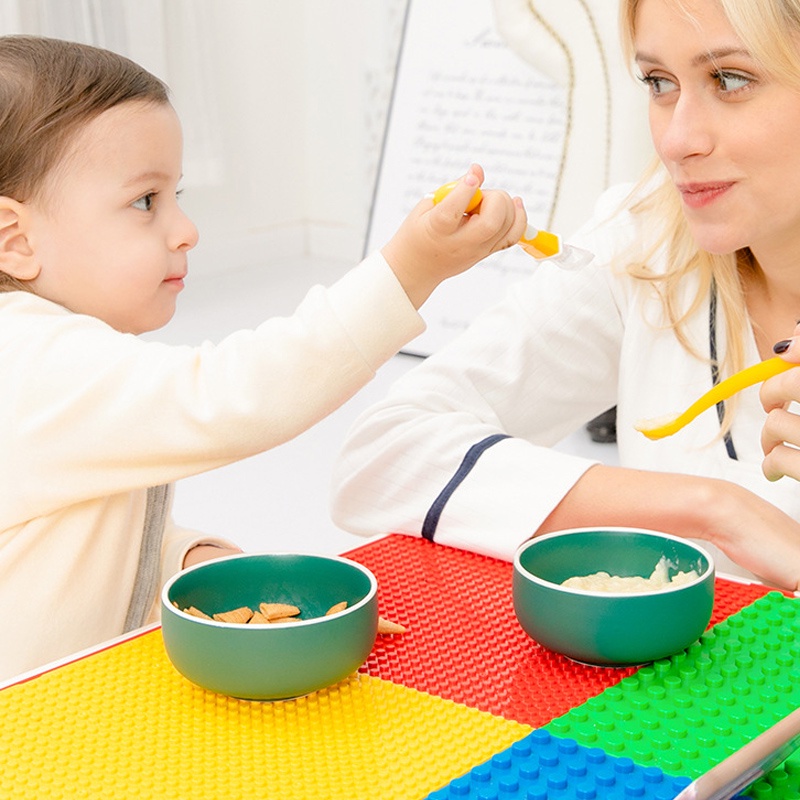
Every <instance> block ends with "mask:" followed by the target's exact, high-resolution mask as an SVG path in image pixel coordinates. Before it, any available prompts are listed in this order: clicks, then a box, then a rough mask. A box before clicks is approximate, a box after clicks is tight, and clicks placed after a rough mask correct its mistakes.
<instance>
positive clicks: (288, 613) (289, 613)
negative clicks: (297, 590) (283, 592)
mask: <svg viewBox="0 0 800 800" xmlns="http://www.w3.org/2000/svg"><path fill="white" fill-rule="evenodd" d="M258 609H259V611H261V613H262V614H263V615H264V616H265V617H266V618H267V619H269V620H275V619H276V618H278V617H296V616H297V615H298V614H299V613H300V609H299V608H298V607H297V606H291V605H289V604H288V603H261V604H260V605H259V606H258Z"/></svg>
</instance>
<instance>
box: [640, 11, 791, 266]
mask: <svg viewBox="0 0 800 800" xmlns="http://www.w3.org/2000/svg"><path fill="white" fill-rule="evenodd" d="M634 44H635V49H636V62H637V65H638V69H639V71H640V75H641V77H642V79H643V80H644V82H645V83H646V84H647V85H648V87H649V89H650V129H651V132H652V136H653V142H654V144H655V147H656V150H657V152H658V154H659V156H660V158H661V160H662V161H663V163H664V165H665V166H666V168H667V170H668V171H669V174H670V175H671V177H672V180H673V181H674V183H675V186H676V188H677V189H678V191H679V192H680V196H681V198H682V201H683V211H684V214H685V215H686V219H687V221H688V223H689V226H690V229H691V231H692V233H693V235H694V237H695V239H696V241H697V244H698V245H699V246H700V247H701V248H702V249H704V250H707V251H709V252H712V253H730V252H733V251H734V250H737V249H739V248H742V247H745V246H749V247H751V248H752V250H753V252H754V253H755V255H756V257H757V258H758V259H759V261H761V262H762V265H763V263H764V260H765V259H769V258H770V257H773V256H776V255H777V256H780V255H781V254H786V253H788V252H795V251H797V252H800V192H799V191H798V190H797V187H798V185H800V147H798V146H797V137H798V132H799V131H800V93H798V92H797V91H796V90H794V89H792V88H789V87H787V86H785V85H783V84H781V83H778V82H777V81H776V80H775V79H774V78H771V77H770V76H768V75H767V74H766V73H765V71H764V69H763V68H762V67H761V66H760V65H759V64H758V63H757V62H756V61H755V60H754V59H753V57H752V56H751V55H750V54H749V53H748V51H747V49H746V48H745V46H744V44H743V42H742V41H741V39H740V38H739V37H738V36H737V35H736V34H735V32H734V30H733V28H732V27H731V25H730V23H729V22H728V20H727V18H726V17H725V15H724V14H723V12H722V10H721V8H720V6H719V4H718V3H717V2H716V0H682V2H681V3H677V2H675V0H641V2H640V3H639V8H638V11H637V14H636V35H635V37H634Z"/></svg>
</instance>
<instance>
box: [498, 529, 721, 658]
mask: <svg viewBox="0 0 800 800" xmlns="http://www.w3.org/2000/svg"><path fill="white" fill-rule="evenodd" d="M662 556H664V557H666V558H667V559H668V566H669V571H668V574H669V576H670V577H672V576H673V575H674V574H675V573H676V572H677V571H681V570H682V571H687V570H690V569H694V570H696V571H697V572H698V577H697V578H695V579H694V580H692V581H690V582H688V583H685V584H682V585H678V586H674V587H669V588H665V589H660V590H653V591H645V592H637V593H635V594H627V593H620V592H615V593H611V592H603V591H588V590H585V589H572V588H567V587H564V586H561V585H560V584H561V583H562V581H564V580H566V579H567V578H570V577H572V576H576V575H591V574H593V573H595V572H600V571H603V572H607V573H609V574H610V575H619V576H632V575H639V576H641V577H644V578H646V577H649V576H650V575H651V574H652V572H653V569H654V568H655V566H656V564H657V563H658V562H659V560H660V559H661V557H662ZM513 597H514V611H515V612H516V615H517V619H518V620H519V622H520V625H522V628H523V629H524V630H525V632H526V633H527V634H528V635H529V636H530V637H531V638H532V639H534V640H535V641H537V642H538V643H539V644H541V645H543V646H545V647H547V648H549V649H550V650H554V651H556V652H558V653H562V654H564V655H565V656H568V657H569V658H571V659H574V660H575V661H581V662H583V663H585V664H596V665H604V666H625V665H632V664H644V663H647V662H650V661H656V660H657V659H660V658H666V657H668V656H671V655H673V654H674V653H677V652H679V651H681V650H684V649H685V648H687V647H688V646H689V645H690V644H692V642H694V641H695V640H697V639H698V638H699V637H700V635H701V634H702V633H703V631H704V630H705V629H706V627H707V626H708V623H709V621H710V619H711V609H712V606H713V604H714V562H713V559H712V558H711V555H710V554H709V553H707V552H706V551H705V550H703V549H702V548H701V547H698V546H697V545H696V544H694V543H692V542H690V541H687V540H686V539H680V538H678V537H675V536H670V535H669V534H666V533H659V532H657V531H649V530H641V529H636V528H574V529H571V530H565V531H558V532H555V533H549V534H544V535H542V536H538V537H536V538H535V539H531V540H530V541H528V542H526V543H525V544H524V545H523V546H522V547H520V548H519V550H518V551H517V553H516V554H515V557H514V569H513Z"/></svg>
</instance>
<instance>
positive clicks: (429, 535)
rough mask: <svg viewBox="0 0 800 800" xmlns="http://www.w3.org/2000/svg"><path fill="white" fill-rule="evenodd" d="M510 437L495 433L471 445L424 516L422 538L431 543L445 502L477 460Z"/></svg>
mask: <svg viewBox="0 0 800 800" xmlns="http://www.w3.org/2000/svg"><path fill="white" fill-rule="evenodd" d="M510 438H511V437H510V436H508V434H505V433H496V434H494V435H493V436H487V437H486V438H485V439H484V440H483V441H481V442H478V443H477V444H474V445H472V447H470V449H469V450H467V454H466V455H465V456H464V460H463V461H462V462H461V463H460V464H459V466H458V469H457V470H456V472H455V474H454V475H453V477H452V478H450V480H449V481H448V482H447V486H445V487H444V489H442V491H441V492H440V493H439V496H438V497H437V498H436V499H435V500H434V501H433V505H432V506H431V507H430V508H429V509H428V513H427V514H426V515H425V522H423V523H422V536H423V538H425V539H428V540H429V541H431V542H432V541H433V537H434V534H435V533H436V527H437V525H438V524H439V518H440V517H441V516H442V511H444V507H445V506H446V505H447V501H448V500H449V499H450V496H451V495H452V494H453V492H454V491H455V490H456V489H457V488H458V487H459V485H460V484H461V482H462V481H463V480H464V478H466V477H467V475H469V473H470V471H471V470H472V468H473V467H474V466H475V464H476V463H477V461H478V459H479V458H480V457H481V456H482V455H483V453H484V452H485V451H486V450H488V449H489V448H490V447H491V446H492V445H493V444H497V443H498V442H500V441H502V440H503V439H510Z"/></svg>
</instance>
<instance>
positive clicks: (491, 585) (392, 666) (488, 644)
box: [345, 535, 770, 727]
mask: <svg viewBox="0 0 800 800" xmlns="http://www.w3.org/2000/svg"><path fill="white" fill-rule="evenodd" d="M345 555H346V556H347V557H349V558H352V559H353V560H354V561H358V562H359V563H361V564H363V565H364V566H366V567H368V568H369V569H371V570H372V571H373V573H374V574H375V576H376V577H377V579H378V586H379V590H378V591H379V594H378V598H379V606H380V613H381V615H382V616H385V617H387V618H389V619H391V620H394V621H396V622H400V623H402V624H404V625H406V626H407V628H408V631H407V632H406V633H405V634H403V635H401V636H381V637H379V639H378V642H377V643H376V645H375V647H374V648H373V650H372V653H371V654H370V656H369V658H368V659H367V661H366V662H365V664H364V665H363V666H362V668H361V672H364V673H367V674H369V675H372V676H375V677H378V678H383V679H385V680H388V681H392V682H394V683H397V684H401V685H403V686H407V687H410V688H413V689H417V690H419V691H421V692H428V693H430V694H433V695H436V696H439V697H442V698H446V699H449V700H454V701H456V702H459V703H464V704H465V705H468V706H471V707H473V708H477V709H480V710H482V711H488V712H490V713H492V714H497V715H500V716H502V717H505V718H506V719H511V720H516V721H517V722H522V723H525V724H527V725H531V726H532V727H540V726H543V725H545V724H547V723H548V722H550V721H551V720H552V719H554V718H555V717H558V716H561V715H562V714H565V713H566V712H567V711H569V710H570V709H571V708H573V707H575V706H577V705H580V704H581V703H584V702H585V701H586V700H587V699H589V698H590V697H594V696H595V695H597V694H599V693H600V692H602V691H603V690H604V689H606V688H608V687H609V686H612V685H614V684H616V683H618V682H619V681H621V680H622V679H623V678H625V677H628V676H629V675H632V674H633V673H634V672H635V671H636V668H635V667H626V668H622V669H614V668H607V667H590V666H586V665H583V664H577V663H575V662H573V661H570V660H569V659H568V658H565V657H564V656H561V655H559V654H557V653H553V652H552V651H550V650H547V649H545V648H544V647H542V646H541V645H539V644H537V643H536V642H534V641H533V640H532V639H531V638H530V637H529V636H528V635H527V634H526V633H525V632H524V631H523V630H522V628H521V627H520V625H519V623H518V622H517V618H516V616H515V614H514V606H513V599H512V593H511V577H512V566H511V564H510V563H509V562H506V561H499V560H497V559H493V558H488V557H486V556H481V555H477V554H475V553H470V552H466V551H463V550H457V549H455V548H451V547H445V546H443V545H439V544H434V543H432V542H429V541H427V540H425V539H415V538H412V537H408V536H400V535H394V536H389V537H386V538H384V539H379V540H377V541H375V542H371V543H370V544H367V545H365V546H364V547H359V548H357V549H355V550H352V551H351V552H349V553H346V554H345ZM768 591H770V589H769V588H768V587H765V586H760V585H757V584H740V583H735V582H733V581H729V580H725V579H722V578H718V579H717V584H716V596H715V601H714V610H713V614H712V617H711V625H714V624H716V623H717V622H720V621H722V620H723V619H726V618H727V617H729V616H730V615H731V614H735V613H736V612H737V611H739V610H741V609H742V608H743V607H744V606H746V605H749V604H750V603H752V602H753V601H755V600H757V599H758V598H759V597H762V596H764V595H765V594H766V593H767V592H768Z"/></svg>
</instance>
